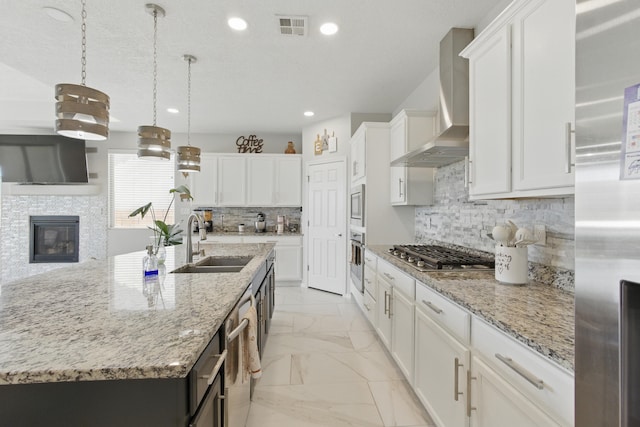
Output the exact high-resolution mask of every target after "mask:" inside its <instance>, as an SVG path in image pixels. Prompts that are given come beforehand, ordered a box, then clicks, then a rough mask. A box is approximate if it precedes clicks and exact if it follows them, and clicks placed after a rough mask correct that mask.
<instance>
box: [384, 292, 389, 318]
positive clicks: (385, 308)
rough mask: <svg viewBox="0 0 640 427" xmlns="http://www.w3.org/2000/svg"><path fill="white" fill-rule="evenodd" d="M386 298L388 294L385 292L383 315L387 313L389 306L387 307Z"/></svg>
mask: <svg viewBox="0 0 640 427" xmlns="http://www.w3.org/2000/svg"><path fill="white" fill-rule="evenodd" d="M388 296H389V294H388V293H387V291H384V314H388V313H389V305H388V299H387V297H388Z"/></svg>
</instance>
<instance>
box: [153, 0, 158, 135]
mask: <svg viewBox="0 0 640 427" xmlns="http://www.w3.org/2000/svg"><path fill="white" fill-rule="evenodd" d="M157 44H158V11H157V10H156V9H154V10H153V126H155V125H156V118H157V112H156V102H157V100H158V90H157V86H158V48H157Z"/></svg>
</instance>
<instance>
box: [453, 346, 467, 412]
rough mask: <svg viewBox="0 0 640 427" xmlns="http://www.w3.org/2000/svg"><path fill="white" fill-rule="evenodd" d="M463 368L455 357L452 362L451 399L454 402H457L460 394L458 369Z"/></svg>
mask: <svg viewBox="0 0 640 427" xmlns="http://www.w3.org/2000/svg"><path fill="white" fill-rule="evenodd" d="M463 366H464V365H463V364H462V363H460V361H459V360H458V358H457V357H456V358H455V359H454V360H453V399H454V400H455V401H456V402H457V401H458V396H460V395H461V394H462V392H461V391H458V368H461V367H463Z"/></svg>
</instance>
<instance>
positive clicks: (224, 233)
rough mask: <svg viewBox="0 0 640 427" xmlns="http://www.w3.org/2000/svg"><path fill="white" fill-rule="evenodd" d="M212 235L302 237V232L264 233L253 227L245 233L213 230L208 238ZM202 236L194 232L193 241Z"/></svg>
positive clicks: (208, 234)
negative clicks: (257, 231) (256, 230)
mask: <svg viewBox="0 0 640 427" xmlns="http://www.w3.org/2000/svg"><path fill="white" fill-rule="evenodd" d="M211 236H214V237H215V236H235V237H243V236H256V237H271V236H281V237H286V236H294V237H301V236H302V233H300V232H296V233H291V232H289V231H286V232H284V233H277V232H275V231H265V232H263V233H256V232H255V231H254V230H253V228H252V229H250V230H248V231H244V232H243V233H240V232H239V231H237V230H233V231H211V232H208V233H207V238H208V237H211ZM199 238H200V237H199V236H198V233H193V239H192V240H193V242H194V243H195V242H197V241H198V239H199Z"/></svg>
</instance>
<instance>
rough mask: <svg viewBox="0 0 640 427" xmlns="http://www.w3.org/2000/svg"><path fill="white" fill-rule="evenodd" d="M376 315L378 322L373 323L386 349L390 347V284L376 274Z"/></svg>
mask: <svg viewBox="0 0 640 427" xmlns="http://www.w3.org/2000/svg"><path fill="white" fill-rule="evenodd" d="M376 317H377V319H378V324H377V325H375V328H376V331H377V332H378V337H380V341H382V344H384V345H385V347H387V348H388V349H390V348H391V285H390V284H389V283H388V282H387V281H386V280H384V279H382V278H380V276H378V294H377V296H376Z"/></svg>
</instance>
